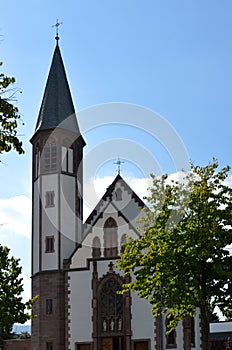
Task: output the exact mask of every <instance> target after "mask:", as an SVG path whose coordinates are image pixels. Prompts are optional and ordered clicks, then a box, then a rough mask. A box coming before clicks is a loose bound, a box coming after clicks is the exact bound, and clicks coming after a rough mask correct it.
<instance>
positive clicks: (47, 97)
mask: <svg viewBox="0 0 232 350" xmlns="http://www.w3.org/2000/svg"><path fill="white" fill-rule="evenodd" d="M57 127H59V128H62V129H66V130H69V131H72V132H75V133H80V132H79V127H78V123H77V119H76V115H75V109H74V105H73V101H72V96H71V92H70V88H69V84H68V81H67V77H66V73H65V68H64V64H63V60H62V56H61V53H60V48H59V44H58V41H57V44H56V48H55V51H54V54H53V58H52V63H51V68H50V71H49V75H48V79H47V84H46V87H45V91H44V96H43V100H42V104H41V107H40V111H39V116H38V119H37V124H36V131H39V130H48V129H55V128H57Z"/></svg>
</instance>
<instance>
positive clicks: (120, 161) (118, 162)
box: [114, 157, 124, 175]
mask: <svg viewBox="0 0 232 350" xmlns="http://www.w3.org/2000/svg"><path fill="white" fill-rule="evenodd" d="M122 163H124V162H123V161H122V160H121V159H120V158H119V157H118V160H117V162H114V164H116V165H117V166H118V175H120V172H121V164H122Z"/></svg>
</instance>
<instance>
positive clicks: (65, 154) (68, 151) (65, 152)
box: [62, 146, 73, 174]
mask: <svg viewBox="0 0 232 350" xmlns="http://www.w3.org/2000/svg"><path fill="white" fill-rule="evenodd" d="M62 171H64V172H67V173H69V174H72V173H73V149H72V148H68V147H65V146H62Z"/></svg>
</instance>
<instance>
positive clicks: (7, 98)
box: [0, 62, 24, 154]
mask: <svg viewBox="0 0 232 350" xmlns="http://www.w3.org/2000/svg"><path fill="white" fill-rule="evenodd" d="M1 65H2V62H0V66H1ZM14 83H15V78H13V77H8V76H6V75H5V74H3V73H1V74H0V154H1V153H3V152H9V151H11V150H12V149H14V150H15V151H16V152H18V153H19V154H22V153H24V150H23V146H22V142H21V141H20V140H19V138H18V135H17V128H18V121H19V119H20V117H21V116H20V114H19V111H18V108H17V107H15V106H14V105H13V103H12V102H14V96H15V93H16V92H17V91H16V90H15V89H13V88H12V87H11V85H12V84H14Z"/></svg>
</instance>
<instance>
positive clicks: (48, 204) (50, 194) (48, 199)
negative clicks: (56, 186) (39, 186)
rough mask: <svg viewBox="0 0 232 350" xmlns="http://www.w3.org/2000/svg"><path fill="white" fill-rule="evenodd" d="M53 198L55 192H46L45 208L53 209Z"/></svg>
mask: <svg viewBox="0 0 232 350" xmlns="http://www.w3.org/2000/svg"><path fill="white" fill-rule="evenodd" d="M54 197H55V192H54V191H47V192H46V194H45V199H46V208H51V207H54V206H55V204H54Z"/></svg>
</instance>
